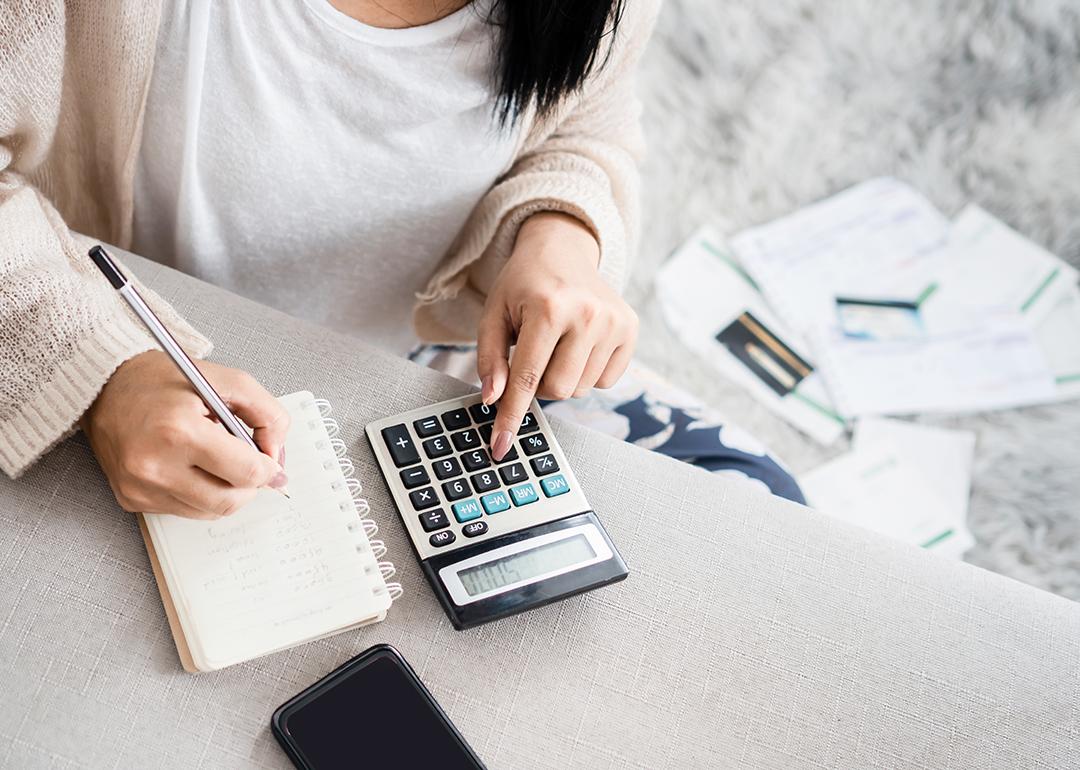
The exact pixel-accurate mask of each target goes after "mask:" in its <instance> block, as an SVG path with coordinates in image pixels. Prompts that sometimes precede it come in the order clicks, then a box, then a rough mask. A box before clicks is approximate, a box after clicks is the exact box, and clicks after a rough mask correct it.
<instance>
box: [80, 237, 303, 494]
mask: <svg viewBox="0 0 1080 770" xmlns="http://www.w3.org/2000/svg"><path fill="white" fill-rule="evenodd" d="M89 253H90V259H92V260H93V261H94V264H95V265H97V266H98V269H99V270H101V272H102V273H104V274H105V277H106V278H107V279H108V280H109V283H111V284H112V287H113V288H114V289H116V290H117V291H118V292H119V293H120V296H121V297H123V298H124V299H125V300H126V301H127V303H128V305H130V306H131V309H132V310H133V311H135V315H137V316H138V317H139V320H141V321H142V322H143V323H144V324H146V328H147V329H148V330H149V331H150V333H151V334H152V335H154V339H156V340H157V341H158V344H159V345H161V347H162V348H163V349H164V350H165V352H166V353H167V354H168V356H169V358H171V359H172V362H173V363H174V364H176V367H177V368H178V369H179V370H180V372H181V373H182V374H183V375H184V377H186V378H187V381H188V382H190V383H191V387H193V388H195V392H196V393H198V394H199V398H201V399H202V400H203V401H204V402H205V403H206V406H207V408H208V409H209V410H210V411H211V412H213V413H214V415H215V416H216V417H217V418H218V420H220V421H221V424H222V425H224V426H225V430H227V431H229V433H231V434H233V435H234V436H236V437H237V438H238V439H240V440H241V441H244V442H245V443H246V444H247V445H248V446H250V447H251V448H252V449H254V450H255V451H256V452H261V451H262V450H261V449H259V447H258V445H257V444H256V443H255V440H254V439H252V438H251V434H249V433H248V432H247V428H245V427H244V424H243V423H242V422H240V420H239V418H238V417H237V416H236V415H235V414H233V413H232V410H230V409H229V407H228V406H226V405H225V402H224V401H223V400H222V399H221V396H219V395H218V394H217V391H216V390H214V387H213V385H211V384H210V382H209V381H208V380H207V379H206V378H205V377H203V374H202V372H200V371H199V368H198V367H197V366H195V362H194V361H192V360H191V358H189V357H188V354H187V353H185V352H184V349H183V348H182V347H180V343H179V342H177V341H176V338H175V337H173V336H172V334H170V333H169V330H168V329H166V328H165V324H163V323H162V322H161V319H159V318H158V317H157V316H156V315H155V314H154V311H153V310H151V309H150V306H149V305H147V304H146V302H145V300H143V298H142V297H141V296H140V295H139V292H138V291H137V290H136V289H135V287H134V286H133V285H132V284H131V282H130V281H128V279H127V276H125V275H124V274H123V273H122V272H120V268H118V267H117V266H116V263H115V262H113V260H112V257H110V256H109V253H108V252H107V251H105V249H103V248H102V247H101V246H94V247H93V248H92V249H90V252H89ZM278 491H279V492H281V493H282V494H283V495H285V497H288V496H289V493H288V491H287V490H286V489H285V488H284V487H282V488H281V489H278Z"/></svg>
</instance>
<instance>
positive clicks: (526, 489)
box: [510, 484, 540, 505]
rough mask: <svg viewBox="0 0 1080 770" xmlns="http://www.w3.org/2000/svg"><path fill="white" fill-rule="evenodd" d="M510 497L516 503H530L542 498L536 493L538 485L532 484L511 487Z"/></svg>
mask: <svg viewBox="0 0 1080 770" xmlns="http://www.w3.org/2000/svg"><path fill="white" fill-rule="evenodd" d="M510 499H511V500H513V501H514V505H528V504H529V503H535V502H536V501H537V500H539V499H540V498H539V496H538V495H537V494H536V487H534V486H533V485H532V484H522V485H521V486H520V487H510Z"/></svg>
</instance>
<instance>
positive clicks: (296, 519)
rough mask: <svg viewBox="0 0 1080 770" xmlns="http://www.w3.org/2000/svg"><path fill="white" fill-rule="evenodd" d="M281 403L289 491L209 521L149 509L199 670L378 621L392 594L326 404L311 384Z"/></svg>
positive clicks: (261, 497) (263, 496)
mask: <svg viewBox="0 0 1080 770" xmlns="http://www.w3.org/2000/svg"><path fill="white" fill-rule="evenodd" d="M281 403H282V404H283V405H284V406H285V408H286V409H287V410H288V412H289V414H290V416H291V417H292V425H291V427H290V429H289V435H288V437H287V439H286V465H285V472H286V474H287V475H288V477H289V494H290V499H286V498H285V497H284V496H283V495H281V494H279V493H277V492H274V491H271V490H263V491H261V492H259V496H258V497H257V498H256V499H255V500H254V501H252V502H251V503H250V504H248V505H247V506H245V507H244V508H242V509H241V510H240V511H238V512H236V513H235V514H233V515H232V516H228V517H226V518H223V519H219V520H217V521H212V522H207V521H196V520H192V519H184V518H181V517H179V516H168V515H154V514H150V515H147V516H146V524H147V528H148V529H149V532H150V535H151V537H152V539H153V541H154V549H155V551H156V552H157V555H158V559H159V561H160V563H161V568H162V571H163V573H164V575H165V579H166V582H167V584H168V588H169V593H170V594H171V595H172V600H173V603H174V604H175V606H176V610H177V615H178V616H179V620H180V624H181V627H182V628H183V630H184V636H185V637H186V639H187V643H188V646H189V648H190V650H191V654H192V658H193V659H194V661H195V664H196V666H197V667H198V668H199V669H200V670H209V669H216V668H222V667H224V666H228V665H231V664H233V663H238V662H240V661H242V660H247V659H249V658H253V657H257V656H259V655H263V654H266V653H268V652H272V651H274V650H277V649H282V648H285V647H289V646H292V645H294V644H299V643H301V642H304V641H307V640H309V639H313V638H316V637H319V636H324V635H326V634H330V633H333V632H335V631H338V630H342V629H344V628H347V627H349V626H353V625H356V624H359V623H362V622H366V621H370V620H375V619H380V618H381V616H382V615H383V614H385V612H386V610H387V609H388V608H389V606H390V603H391V597H390V594H389V593H388V591H387V589H386V584H385V581H384V579H383V576H382V573H381V572H380V565H379V563H378V558H377V553H376V552H375V551H373V548H372V544H371V543H370V542H369V540H368V537H367V535H366V534H365V531H364V526H363V522H362V521H361V519H360V517H359V515H358V512H357V508H356V503H355V502H354V501H353V497H352V493H351V491H350V489H349V485H350V482H349V481H347V480H346V475H345V472H344V471H343V469H342V467H341V464H340V463H339V460H338V457H337V456H336V454H335V446H334V442H332V441H331V437H330V435H329V433H328V431H327V426H326V425H325V424H324V422H323V416H322V414H321V413H320V410H319V406H318V404H317V403H316V402H315V399H314V397H313V396H312V394H311V393H307V392H301V393H294V394H292V395H289V396H284V397H283V398H282V399H281ZM345 462H348V461H347V460H346V461H345Z"/></svg>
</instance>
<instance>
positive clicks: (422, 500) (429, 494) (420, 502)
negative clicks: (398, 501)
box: [409, 487, 439, 511]
mask: <svg viewBox="0 0 1080 770" xmlns="http://www.w3.org/2000/svg"><path fill="white" fill-rule="evenodd" d="M409 499H410V500H412V504H413V508H415V509H416V510H418V511H422V510H424V509H425V508H434V507H435V506H436V505H438V504H439V496H438V495H437V494H435V488H434V487H424V488H423V489H418V490H416V491H415V492H410V493H409Z"/></svg>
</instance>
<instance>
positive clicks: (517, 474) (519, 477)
mask: <svg viewBox="0 0 1080 770" xmlns="http://www.w3.org/2000/svg"><path fill="white" fill-rule="evenodd" d="M499 475H500V476H502V480H503V483H504V484H516V483H517V482H519V481H524V480H525V479H527V478H528V476H526V475H525V466H523V465H522V464H521V463H514V464H513V465H504V466H503V467H502V468H499Z"/></svg>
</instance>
